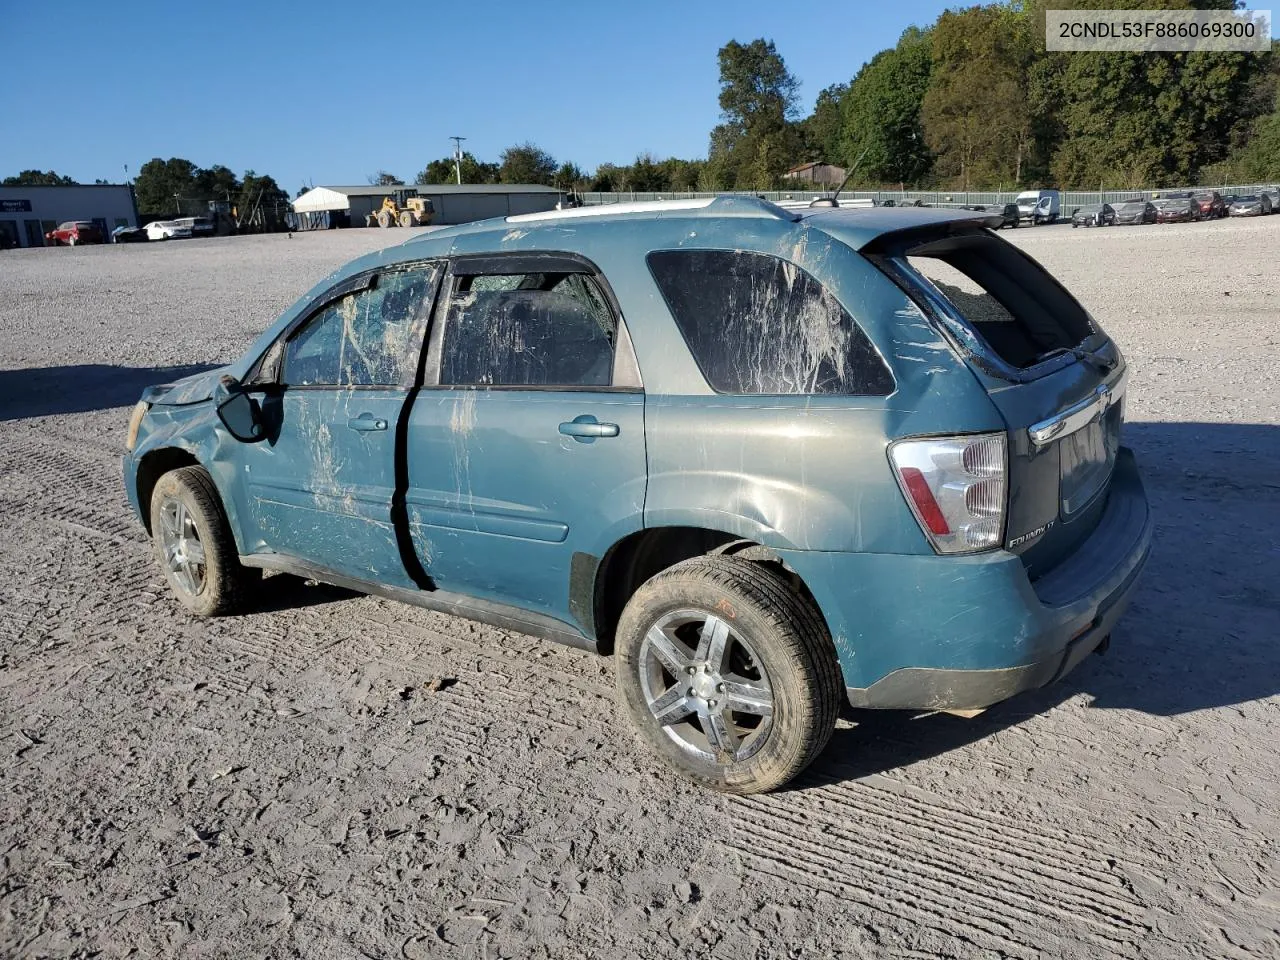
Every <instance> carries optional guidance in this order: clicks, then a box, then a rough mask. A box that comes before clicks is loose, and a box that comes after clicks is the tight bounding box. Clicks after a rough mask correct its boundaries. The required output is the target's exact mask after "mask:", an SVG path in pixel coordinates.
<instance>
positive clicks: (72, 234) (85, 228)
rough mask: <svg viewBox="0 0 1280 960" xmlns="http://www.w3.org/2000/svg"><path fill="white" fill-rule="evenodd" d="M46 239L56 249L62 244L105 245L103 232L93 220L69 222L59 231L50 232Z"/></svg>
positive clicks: (45, 236) (60, 226) (60, 225)
mask: <svg viewBox="0 0 1280 960" xmlns="http://www.w3.org/2000/svg"><path fill="white" fill-rule="evenodd" d="M44 238H45V239H46V240H48V241H49V242H50V243H52V244H53V245H54V246H55V247H56V246H60V245H61V244H64V243H65V244H68V245H70V246H73V247H74V246H76V245H78V244H81V243H105V242H106V241H105V240H104V239H103V238H102V231H101V230H99V229H98V225H97V224H96V223H94V222H93V221H92V220H68V221H67V222H66V223H61V224H59V225H58V229H57V230H50V231H49V232H48V233H46V234H45V235H44Z"/></svg>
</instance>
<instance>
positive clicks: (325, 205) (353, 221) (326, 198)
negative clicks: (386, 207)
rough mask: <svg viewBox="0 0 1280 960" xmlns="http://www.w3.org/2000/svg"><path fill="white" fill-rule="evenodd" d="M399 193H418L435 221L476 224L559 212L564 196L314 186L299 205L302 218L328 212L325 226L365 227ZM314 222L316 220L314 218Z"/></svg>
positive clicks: (481, 188)
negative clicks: (368, 218)
mask: <svg viewBox="0 0 1280 960" xmlns="http://www.w3.org/2000/svg"><path fill="white" fill-rule="evenodd" d="M397 190H416V191H417V192H418V196H420V197H426V198H427V199H428V200H430V201H431V204H432V206H434V207H435V211H436V213H435V218H434V219H433V220H432V223H437V224H445V223H470V222H471V221H473V220H487V219H489V218H490V217H509V216H514V215H516V214H520V213H541V212H542V211H544V210H554V209H555V206H556V204H557V203H559V202H560V200H561V199H562V198H563V196H564V193H563V191H561V190H558V189H557V188H555V187H544V186H541V185H539V184H536V183H464V184H461V185H459V184H455V183H446V184H440V183H419V184H409V185H406V186H403V187H396V186H390V187H388V186H370V185H368V184H365V185H363V186H358V187H313V188H312V189H310V190H308V191H307V192H306V193H304V194H303V195H302V196H300V197H298V199H296V200H294V201H293V209H294V212H295V213H297V214H309V215H320V214H328V216H325V217H324V218H323V220H325V221H328V222H326V223H324V225H326V226H329V225H332V226H340V225H341V226H352V227H363V226H364V225H365V217H366V216H367V215H368V214H370V213H372V212H374V211H376V210H377V209H378V208H379V207H380V206H382V198H383V197H388V196H391V195H393V194H394V193H395V191H397ZM313 219H314V217H313Z"/></svg>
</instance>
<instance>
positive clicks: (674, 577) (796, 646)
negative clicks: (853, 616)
mask: <svg viewBox="0 0 1280 960" xmlns="http://www.w3.org/2000/svg"><path fill="white" fill-rule="evenodd" d="M615 659H616V661H617V691H618V700H619V703H620V706H621V710H622V712H623V713H624V714H625V715H626V717H627V719H628V720H629V721H630V722H631V724H632V725H633V726H634V727H635V729H636V731H637V732H638V734H639V736H640V738H641V739H642V740H643V741H644V742H645V743H646V745H647V746H648V747H649V748H650V749H652V750H653V751H654V752H655V753H657V754H658V755H659V756H660V757H662V758H663V759H664V760H666V761H667V763H668V764H670V765H671V766H672V767H673V768H675V770H676V771H677V772H679V773H680V774H681V775H682V776H684V777H686V778H688V779H689V780H692V781H693V782H695V783H698V784H701V785H702V786H706V787H710V788H712V789H715V790H722V791H724V792H726V793H739V794H748V793H761V792H764V791H768V790H774V789H776V788H778V787H780V786H782V785H783V784H785V783H787V782H788V781H789V780H791V779H792V778H793V777H795V776H796V775H797V774H799V773H800V772H801V771H802V770H803V769H804V768H805V767H807V766H808V765H809V764H810V763H811V762H812V761H813V760H814V758H816V757H817V756H818V754H819V753H821V752H822V749H823V748H824V747H825V746H826V744H827V741H828V740H829V739H830V738H831V733H832V731H833V730H834V729H835V721H836V714H837V712H838V710H839V706H840V699H841V697H842V695H843V692H844V691H843V682H842V680H841V673H840V664H839V661H838V660H837V659H836V652H835V648H834V646H833V645H832V643H831V638H830V636H829V635H828V633H827V629H826V625H825V624H824V623H823V621H822V617H821V616H820V614H819V613H818V611H817V610H816V609H815V608H814V607H813V605H812V604H811V603H810V602H808V601H807V600H806V599H804V598H802V597H801V596H800V595H799V594H798V593H797V592H796V591H795V590H794V589H792V587H791V586H790V585H789V584H788V583H787V582H786V580H784V579H783V578H782V577H781V576H780V575H779V574H776V573H774V572H773V571H772V570H770V569H769V568H768V567H766V566H763V565H761V564H759V563H755V562H752V561H749V560H742V559H739V558H736V557H695V558H694V559H692V560H686V561H684V562H683V563H679V564H677V565H675V566H674V567H671V568H669V569H667V570H664V571H663V572H662V573H660V574H658V575H657V576H655V577H653V578H652V579H651V580H649V581H648V582H647V583H645V584H644V585H643V586H641V587H640V589H639V590H637V591H636V593H635V595H634V596H633V597H632V598H631V600H630V601H629V602H628V604H627V606H626V609H625V610H624V611H623V613H622V618H621V620H620V621H619V623H618V630H617V639H616V654H615Z"/></svg>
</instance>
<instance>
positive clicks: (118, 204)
mask: <svg viewBox="0 0 1280 960" xmlns="http://www.w3.org/2000/svg"><path fill="white" fill-rule="evenodd" d="M68 220H92V221H93V222H94V223H96V224H97V225H98V227H99V229H101V230H102V235H103V236H104V237H105V236H108V235H109V234H110V233H111V231H112V230H114V229H115V228H116V227H120V226H125V227H133V226H137V224H138V208H137V206H136V205H135V204H134V199H133V190H132V189H131V188H130V187H129V185H128V184H118V183H110V184H82V185H78V186H74V187H53V186H42V187H0V247H5V246H10V247H42V246H44V243H45V240H44V236H45V234H46V233H48V232H49V231H50V230H52V229H54V228H55V227H56V226H58V224H60V223H65V222H67V221H68Z"/></svg>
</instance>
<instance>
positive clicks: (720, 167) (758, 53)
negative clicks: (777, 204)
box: [707, 39, 803, 190]
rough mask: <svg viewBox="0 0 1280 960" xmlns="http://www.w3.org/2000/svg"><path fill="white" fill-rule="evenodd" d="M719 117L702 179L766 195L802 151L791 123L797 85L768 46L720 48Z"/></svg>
mask: <svg viewBox="0 0 1280 960" xmlns="http://www.w3.org/2000/svg"><path fill="white" fill-rule="evenodd" d="M719 65H720V111H721V114H722V116H723V118H724V123H722V124H721V125H720V126H718V127H716V129H715V130H713V131H712V134H711V145H710V151H709V152H710V156H709V158H708V167H709V168H710V169H709V170H708V171H707V173H708V174H709V175H710V176H711V177H712V178H713V179H715V180H717V181H720V182H721V183H727V182H729V181H732V185H733V186H734V187H736V188H738V189H743V190H768V189H772V188H773V187H775V186H777V185H778V183H779V182H780V181H781V179H782V176H783V174H784V173H785V172H786V170H787V168H788V167H789V166H791V164H792V162H793V161H794V160H796V159H797V158H798V157H799V155H800V154H801V153H802V151H803V138H802V136H801V134H800V131H799V129H798V128H797V126H796V125H795V123H794V122H793V121H794V119H795V114H796V94H797V91H798V90H799V88H800V82H799V81H798V80H796V78H795V77H794V76H792V74H791V72H790V71H789V70H788V69H787V65H786V63H785V62H784V61H783V59H782V56H781V55H780V54H779V53H778V50H777V47H775V46H774V43H773V41H772V40H764V39H757V40H752V41H751V42H750V43H745V44H743V43H739V42H738V41H736V40H730V41H729V42H728V43H727V44H725V45H724V46H723V47H721V48H720V52H719Z"/></svg>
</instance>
